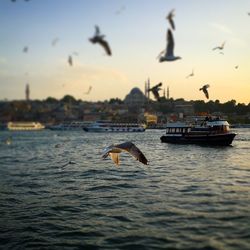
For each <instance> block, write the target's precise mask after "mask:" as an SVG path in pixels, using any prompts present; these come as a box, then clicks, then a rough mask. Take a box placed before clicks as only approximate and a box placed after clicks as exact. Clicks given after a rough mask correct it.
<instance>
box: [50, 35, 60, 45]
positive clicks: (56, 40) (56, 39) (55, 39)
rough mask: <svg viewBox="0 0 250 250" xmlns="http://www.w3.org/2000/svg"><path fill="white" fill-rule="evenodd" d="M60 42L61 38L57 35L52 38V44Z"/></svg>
mask: <svg viewBox="0 0 250 250" xmlns="http://www.w3.org/2000/svg"><path fill="white" fill-rule="evenodd" d="M58 42H59V38H58V37H56V38H54V39H53V40H52V42H51V45H52V46H56V44H57V43H58Z"/></svg>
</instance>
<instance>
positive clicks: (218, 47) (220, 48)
mask: <svg viewBox="0 0 250 250" xmlns="http://www.w3.org/2000/svg"><path fill="white" fill-rule="evenodd" d="M225 43H226V42H223V43H222V44H221V46H216V47H214V48H213V50H216V49H219V50H223V49H224V46H225Z"/></svg>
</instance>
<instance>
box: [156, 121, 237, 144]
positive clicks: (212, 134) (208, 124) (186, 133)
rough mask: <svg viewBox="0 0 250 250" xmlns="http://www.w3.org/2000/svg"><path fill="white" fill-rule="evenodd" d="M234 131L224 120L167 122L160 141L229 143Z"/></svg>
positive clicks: (234, 134)
mask: <svg viewBox="0 0 250 250" xmlns="http://www.w3.org/2000/svg"><path fill="white" fill-rule="evenodd" d="M235 136H236V133H233V132H230V129H229V123H228V122H227V121H225V120H219V119H214V120H212V119H209V120H208V119H207V120H205V121H204V122H202V123H201V124H199V125H197V124H195V125H192V124H185V123H180V122H177V123H169V124H168V125H167V128H166V134H165V135H163V136H161V138H160V139H161V142H167V143H180V144H181V143H182V144H204V145H224V146H226V145H230V144H231V143H232V141H233V139H234V137H235Z"/></svg>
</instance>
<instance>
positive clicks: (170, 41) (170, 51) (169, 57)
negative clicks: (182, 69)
mask: <svg viewBox="0 0 250 250" xmlns="http://www.w3.org/2000/svg"><path fill="white" fill-rule="evenodd" d="M164 52H165V54H164V55H161V54H163V53H164ZM164 52H161V53H160V55H159V62H164V61H175V60H178V59H181V57H180V56H174V38H173V34H172V31H171V30H170V29H168V32H167V49H166V50H165V51H164Z"/></svg>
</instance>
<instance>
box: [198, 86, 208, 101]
mask: <svg viewBox="0 0 250 250" xmlns="http://www.w3.org/2000/svg"><path fill="white" fill-rule="evenodd" d="M209 87H210V85H209V84H205V85H204V86H203V87H201V88H200V90H202V91H203V93H204V94H205V96H206V98H207V99H209V94H208V91H207V88H209Z"/></svg>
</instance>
